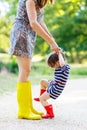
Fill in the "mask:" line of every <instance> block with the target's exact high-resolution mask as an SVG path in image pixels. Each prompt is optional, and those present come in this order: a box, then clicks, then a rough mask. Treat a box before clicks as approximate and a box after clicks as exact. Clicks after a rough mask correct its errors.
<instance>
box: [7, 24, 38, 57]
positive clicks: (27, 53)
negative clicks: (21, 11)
mask: <svg viewBox="0 0 87 130" xmlns="http://www.w3.org/2000/svg"><path fill="white" fill-rule="evenodd" d="M35 40H36V33H35V32H34V31H33V30H32V28H30V26H29V28H28V26H27V27H26V26H24V25H23V23H22V22H16V23H14V25H13V28H12V31H11V35H10V49H9V54H11V55H16V56H21V57H27V58H32V55H33V50H34V46H35Z"/></svg>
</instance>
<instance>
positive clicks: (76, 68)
mask: <svg viewBox="0 0 87 130" xmlns="http://www.w3.org/2000/svg"><path fill="white" fill-rule="evenodd" d="M34 58H35V60H33V62H32V68H31V70H32V71H31V74H30V77H29V79H30V80H31V81H32V85H37V84H39V82H40V80H41V79H52V78H53V73H54V70H53V69H51V68H49V67H48V66H47V65H46V63H45V61H40V57H39V60H38V59H37V58H36V57H34ZM0 59H1V60H0V61H2V62H4V64H5V63H6V64H8V67H9V66H10V67H13V68H12V69H16V72H18V69H17V66H16V64H15V66H14V61H15V60H14V59H13V62H12V64H11V65H10V62H9V61H10V56H9V55H5V54H3V55H2V56H1V55H0ZM15 63H16V61H15ZM2 66H3V64H2ZM70 66H71V70H70V76H69V79H76V78H87V64H73V65H70ZM17 75H18V74H11V73H7V74H0V94H3V93H5V92H8V91H15V90H16V82H17Z"/></svg>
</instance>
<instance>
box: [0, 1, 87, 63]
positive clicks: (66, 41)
mask: <svg viewBox="0 0 87 130" xmlns="http://www.w3.org/2000/svg"><path fill="white" fill-rule="evenodd" d="M2 2H7V3H8V4H9V11H8V12H7V13H6V15H5V16H0V52H7V51H8V49H9V43H10V39H9V37H10V31H11V28H12V24H13V23H14V19H15V16H16V12H17V6H18V0H3V1H2ZM44 19H45V22H46V24H47V27H48V29H49V30H50V32H51V33H52V35H53V36H54V38H55V40H56V42H57V43H58V45H59V46H60V47H62V48H63V49H64V50H65V51H66V57H67V59H68V61H69V62H71V63H73V62H78V63H82V62H83V63H84V62H86V61H87V60H86V57H87V0H55V3H54V5H52V6H51V5H47V6H46V7H45V15H44ZM50 51H51V50H50V47H49V45H48V44H47V43H46V42H45V41H44V40H43V39H42V38H40V37H39V36H38V37H37V41H36V47H35V53H34V54H40V55H46V54H48V53H49V52H50Z"/></svg>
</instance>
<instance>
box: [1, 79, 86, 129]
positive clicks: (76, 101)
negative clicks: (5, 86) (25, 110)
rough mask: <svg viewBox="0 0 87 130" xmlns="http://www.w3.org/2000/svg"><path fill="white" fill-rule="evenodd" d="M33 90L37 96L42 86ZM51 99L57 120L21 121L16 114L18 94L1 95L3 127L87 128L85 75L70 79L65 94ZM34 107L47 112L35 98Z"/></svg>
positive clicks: (34, 87)
mask: <svg viewBox="0 0 87 130" xmlns="http://www.w3.org/2000/svg"><path fill="white" fill-rule="evenodd" d="M32 89H33V95H35V96H37V95H38V94H39V87H38V86H33V88H32ZM37 90H38V91H37ZM36 91H37V92H38V93H36ZM49 102H51V103H53V106H54V112H55V118H54V119H41V120H23V119H20V120H19V119H17V117H16V113H17V102H16V93H15V92H14V93H6V94H4V95H3V96H0V130H35V129H36V130H87V79H86V78H85V79H77V80H70V81H69V82H68V83H67V86H66V88H65V90H64V91H63V94H62V95H61V96H60V97H59V98H58V99H57V100H55V101H54V100H49ZM34 106H35V108H37V109H38V110H42V111H44V109H43V107H42V106H41V104H40V103H36V102H35V101H34Z"/></svg>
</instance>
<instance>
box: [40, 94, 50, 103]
mask: <svg viewBox="0 0 87 130" xmlns="http://www.w3.org/2000/svg"><path fill="white" fill-rule="evenodd" d="M48 99H50V96H49V93H47V92H45V93H43V94H42V95H41V96H40V102H41V104H42V105H43V106H48V105H49V103H48V102H47V100H48Z"/></svg>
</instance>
